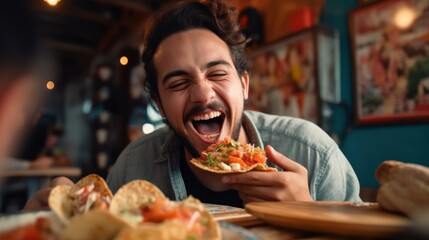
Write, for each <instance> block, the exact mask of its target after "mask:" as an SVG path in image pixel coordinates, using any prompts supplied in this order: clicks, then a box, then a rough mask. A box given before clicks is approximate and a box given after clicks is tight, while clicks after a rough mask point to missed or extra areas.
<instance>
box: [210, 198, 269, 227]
mask: <svg viewBox="0 0 429 240" xmlns="http://www.w3.org/2000/svg"><path fill="white" fill-rule="evenodd" d="M204 206H205V208H206V209H207V210H208V211H209V212H210V213H211V214H213V217H214V219H215V220H217V221H225V222H229V223H234V224H236V225H239V226H242V227H248V226H253V225H256V224H259V223H261V222H262V221H261V220H260V219H258V218H257V217H255V216H253V215H251V214H249V213H248V212H246V210H244V208H237V207H232V206H227V205H218V204H211V203H204Z"/></svg>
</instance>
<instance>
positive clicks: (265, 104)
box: [246, 27, 339, 124]
mask: <svg viewBox="0 0 429 240" xmlns="http://www.w3.org/2000/svg"><path fill="white" fill-rule="evenodd" d="M326 33H329V34H326ZM335 36H336V35H335V34H332V33H331V31H328V29H323V28H321V27H313V28H309V29H306V30H303V31H300V32H297V33H295V34H292V35H288V36H286V37H284V38H282V39H280V40H278V41H276V42H274V43H270V44H267V45H265V46H262V47H261V48H258V49H255V50H253V51H252V52H250V53H249V61H250V63H251V75H250V98H249V101H248V102H247V106H246V108H247V109H251V110H258V111H262V112H266V113H270V114H277V115H287V116H292V117H299V118H304V119H307V120H310V121H312V122H314V123H316V124H320V95H319V71H318V69H319V68H325V67H330V68H331V70H329V69H326V70H324V71H322V72H323V73H328V72H332V73H334V72H335V71H336V70H334V69H335V64H336V61H337V60H335V59H330V57H332V58H335V57H336V56H337V54H335V51H336V50H335V48H334V51H320V49H319V44H320V42H323V44H322V45H324V46H325V45H326V43H331V42H330V41H328V40H327V39H328V38H332V37H335ZM319 37H322V38H325V40H323V39H322V40H320V41H319V40H318V39H319ZM334 42H335V41H334ZM320 54H325V57H326V58H327V59H324V60H323V61H326V62H324V64H323V65H320V66H319V65H318V64H319V60H318V58H319V55H320ZM328 58H329V59H328ZM335 75H336V74H335V73H334V74H333V75H332V74H331V75H325V76H324V78H323V79H324V80H326V81H328V78H330V77H329V76H332V77H335ZM329 81H331V80H330V79H329ZM334 81H337V80H335V79H334ZM337 85H339V84H337ZM333 86H334V87H335V84H333ZM326 87H327V88H329V87H328V86H326Z"/></svg>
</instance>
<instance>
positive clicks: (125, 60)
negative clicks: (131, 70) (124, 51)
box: [119, 56, 128, 66]
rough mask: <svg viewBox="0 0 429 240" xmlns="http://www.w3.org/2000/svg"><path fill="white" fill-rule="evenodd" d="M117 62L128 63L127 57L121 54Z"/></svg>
mask: <svg viewBox="0 0 429 240" xmlns="http://www.w3.org/2000/svg"><path fill="white" fill-rule="evenodd" d="M119 62H120V63H121V64H122V65H124V66H125V65H127V64H128V58H127V57H125V56H122V57H121V58H120V59H119Z"/></svg>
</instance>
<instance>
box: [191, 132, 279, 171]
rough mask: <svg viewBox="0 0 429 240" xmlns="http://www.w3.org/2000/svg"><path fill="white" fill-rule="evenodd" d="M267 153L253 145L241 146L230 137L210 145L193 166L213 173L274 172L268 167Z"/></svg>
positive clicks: (193, 159) (192, 161)
mask: <svg viewBox="0 0 429 240" xmlns="http://www.w3.org/2000/svg"><path fill="white" fill-rule="evenodd" d="M266 160H267V157H266V156H265V151H264V150H263V149H261V148H259V147H255V146H253V145H251V144H241V143H239V142H237V141H235V140H233V139H231V138H230V137H226V138H225V139H224V140H223V141H220V142H218V143H215V144H212V145H210V146H209V147H208V148H207V149H206V150H204V151H203V152H202V153H201V156H200V157H199V158H192V159H191V160H190V162H191V164H193V165H194V166H196V167H198V168H200V169H202V170H205V171H209V172H213V173H243V172H248V171H266V172H274V171H277V169H276V168H272V167H269V166H267V164H266Z"/></svg>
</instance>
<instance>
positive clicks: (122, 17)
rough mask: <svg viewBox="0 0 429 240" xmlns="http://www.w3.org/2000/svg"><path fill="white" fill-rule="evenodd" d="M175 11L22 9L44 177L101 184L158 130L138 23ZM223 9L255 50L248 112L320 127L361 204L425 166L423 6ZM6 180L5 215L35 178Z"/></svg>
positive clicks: (321, 1)
mask: <svg viewBox="0 0 429 240" xmlns="http://www.w3.org/2000/svg"><path fill="white" fill-rule="evenodd" d="M173 1H174V0H173ZM173 1H172V0H28V1H27V4H28V7H29V8H30V9H31V10H32V11H34V13H35V15H36V17H37V20H38V21H39V22H40V24H39V34H40V37H41V40H42V44H43V46H44V47H45V48H46V49H47V52H46V61H47V63H46V66H44V69H43V75H42V76H43V77H44V80H43V84H44V85H46V86H45V90H44V92H45V98H44V101H43V107H42V110H41V117H40V119H39V123H40V124H41V125H43V126H44V127H45V128H47V129H49V134H48V135H50V136H55V137H51V138H49V137H46V139H51V140H52V139H53V140H52V141H54V142H53V143H50V146H49V147H50V149H49V150H46V149H45V151H49V152H50V153H51V154H54V155H55V156H57V157H58V158H56V159H57V160H56V162H55V163H54V164H53V165H50V166H55V167H65V168H70V169H78V170H79V171H78V172H74V171H71V172H65V174H69V177H70V178H71V179H73V180H78V179H79V178H81V177H82V176H86V175H88V174H90V173H96V174H99V175H100V176H102V177H106V176H107V174H108V172H109V169H110V167H111V166H112V165H113V164H114V163H115V160H116V159H117V157H118V155H119V154H120V152H121V151H122V150H123V149H124V148H125V147H126V146H127V144H128V143H129V142H130V141H133V140H134V139H136V138H138V137H139V136H142V135H145V134H150V133H151V132H152V131H154V130H156V129H158V128H160V127H163V126H165V123H164V122H163V119H162V117H161V116H160V114H159V112H158V110H157V109H156V106H155V105H154V103H153V101H152V100H151V99H150V96H149V94H148V93H146V92H145V91H144V87H143V84H142V81H143V79H144V77H145V73H144V70H143V66H142V63H141V59H140V52H141V50H142V48H143V46H142V45H141V39H142V34H143V33H144V23H145V22H146V20H147V19H148V17H149V16H150V14H151V13H152V12H154V11H156V10H158V9H159V8H161V7H162V6H164V5H166V4H168V3H170V2H173ZM227 2H228V3H230V4H231V5H233V6H235V7H237V9H238V10H239V12H240V16H239V19H240V26H241V28H242V30H243V32H244V34H245V35H246V36H248V37H249V38H250V39H251V41H250V42H249V43H248V45H247V48H246V51H247V54H248V56H249V61H250V63H251V75H250V76H251V80H250V81H251V83H250V99H249V101H248V102H247V103H246V104H247V105H246V108H247V109H249V110H257V111H262V112H266V113H271V114H277V115H289V116H294V117H300V118H304V119H307V120H309V121H312V122H314V123H315V124H317V125H319V126H320V127H321V128H322V129H323V130H325V131H326V132H327V134H329V135H330V136H331V137H332V138H333V139H334V140H335V141H336V142H337V143H338V145H339V147H340V149H341V150H342V152H343V153H344V155H345V156H346V157H347V159H348V160H349V162H350V164H351V165H352V167H353V169H354V170H355V172H356V174H357V176H358V179H359V182H360V185H361V188H362V189H361V197H362V199H363V200H365V201H369V202H371V201H375V194H376V191H377V189H378V187H379V186H380V183H379V182H378V181H377V179H376V177H375V171H376V169H377V167H378V166H379V165H380V164H381V163H382V162H383V161H386V160H397V161H401V162H406V163H416V164H421V165H425V166H429V159H428V156H429V141H428V136H429V67H427V66H429V65H426V66H425V64H424V61H425V60H427V59H429V58H428V57H429V31H428V29H429V2H428V1H425V0H420V1H418V0H412V1H407V0H387V1H374V0H373V1H371V0H348V1H338V0H293V1H284V0H227ZM410 6H413V7H414V8H410ZM410 9H411V10H410ZM377 61H379V63H378V62H377ZM378 66H380V67H379V68H377V67H378ZM377 71H378V72H377ZM379 75H383V77H378V76H379ZM29 135H30V133H29ZM39 136H40V135H39ZM31 141H32V143H34V142H37V140H34V139H33V140H31ZM39 142H40V141H39ZM46 142H48V140H47V141H46ZM23 145H25V144H23ZM30 145H34V144H30ZM33 147H34V146H33ZM45 147H46V146H45ZM18 158H27V159H26V160H27V161H32V160H33V159H28V158H31V157H23V156H21V157H18ZM42 168H43V167H42ZM11 171H13V170H11ZM7 176H8V177H7V180H6V182H7V183H8V184H7V185H10V186H6V187H4V188H3V192H2V195H1V196H0V198H1V199H2V200H1V201H0V203H1V204H2V206H1V211H2V212H3V213H13V212H16V211H19V209H21V208H22V207H23V204H25V201H26V199H27V197H28V196H27V195H26V194H30V193H29V191H28V188H29V185H28V184H25V183H23V180H22V179H26V178H34V176H31V174H30V175H28V176H25V175H20V174H18V175H13V174H10V175H7ZM45 177H46V176H45ZM14 182H17V183H19V184H15V185H16V186H14V184H13V183H14ZM9 183H10V184H9ZM35 190H37V189H35ZM35 190H33V191H35ZM23 196H24V198H23Z"/></svg>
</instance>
